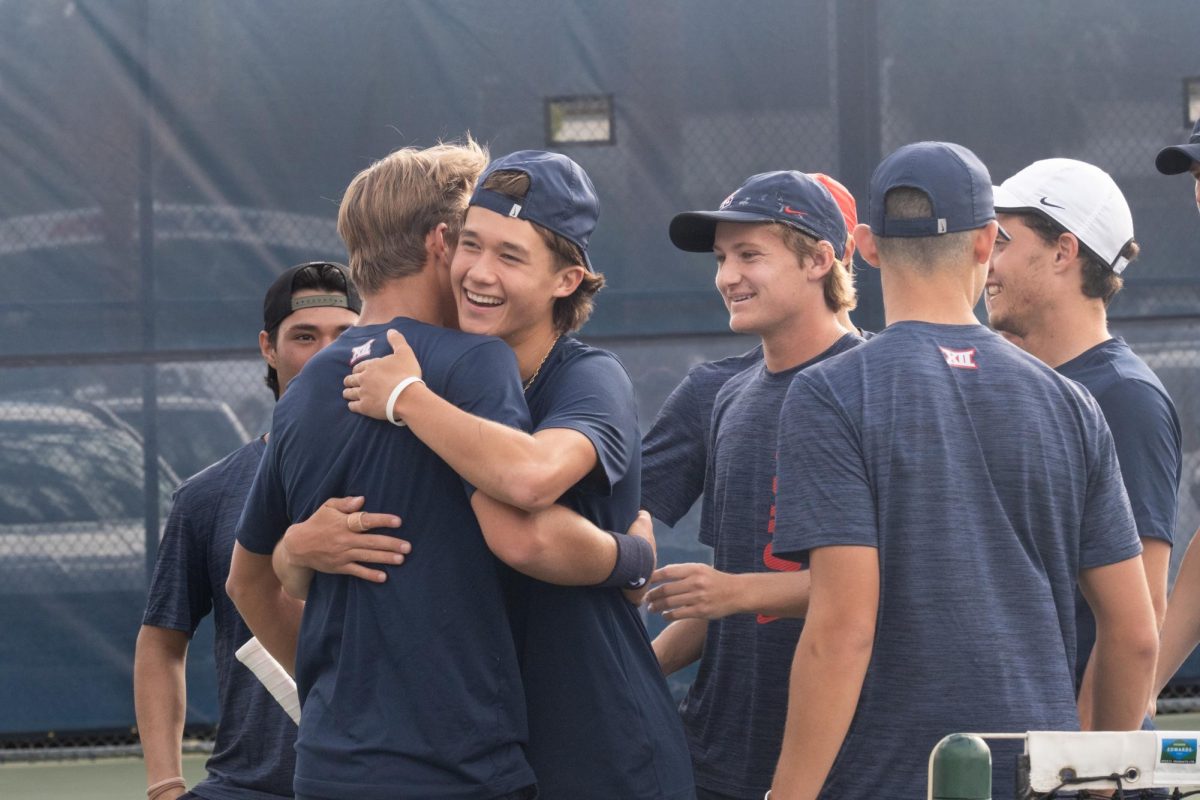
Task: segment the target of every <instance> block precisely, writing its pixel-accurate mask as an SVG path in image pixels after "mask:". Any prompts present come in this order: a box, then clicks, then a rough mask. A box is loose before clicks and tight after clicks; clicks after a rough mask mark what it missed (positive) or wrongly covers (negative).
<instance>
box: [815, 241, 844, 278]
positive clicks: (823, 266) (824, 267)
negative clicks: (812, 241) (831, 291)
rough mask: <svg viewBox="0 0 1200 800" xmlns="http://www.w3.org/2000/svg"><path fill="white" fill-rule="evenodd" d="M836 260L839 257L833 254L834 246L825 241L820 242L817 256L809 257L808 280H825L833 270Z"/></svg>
mask: <svg viewBox="0 0 1200 800" xmlns="http://www.w3.org/2000/svg"><path fill="white" fill-rule="evenodd" d="M836 259H837V256H835V255H834V254H833V245H831V244H829V242H825V241H821V242H818V243H817V253H816V255H813V256H809V257H808V261H809V264H808V279H809V280H811V281H823V280H825V276H826V275H828V274H829V270H831V269H833V262H834V261H835V260H836Z"/></svg>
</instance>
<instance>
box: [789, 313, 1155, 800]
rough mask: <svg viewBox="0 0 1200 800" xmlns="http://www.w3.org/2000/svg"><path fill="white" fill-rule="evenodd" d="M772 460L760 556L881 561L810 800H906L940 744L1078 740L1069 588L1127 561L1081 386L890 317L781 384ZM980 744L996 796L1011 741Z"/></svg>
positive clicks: (1124, 521)
mask: <svg viewBox="0 0 1200 800" xmlns="http://www.w3.org/2000/svg"><path fill="white" fill-rule="evenodd" d="M779 453H780V455H779V496H778V500H777V509H776V510H777V520H776V532H775V550H776V553H777V554H779V555H781V556H784V555H786V556H787V557H789V558H793V559H802V558H806V557H807V554H808V552H809V551H810V550H812V549H814V548H820V547H827V546H834V545H858V546H866V547H873V548H877V549H878V551H879V562H880V598H879V617H878V624H877V628H876V634H875V646H874V649H873V652H872V654H871V660H870V665H869V667H868V669H867V674H866V678H865V681H864V683H863V687H862V694H861V697H860V699H859V703H858V709H857V712H856V714H855V716H854V720H853V722H852V723H851V726H850V730H849V732H848V733H847V735H846V738H845V740H844V743H843V745H842V749H841V752H840V753H839V755H838V758H837V760H836V761H835V763H834V765H833V768H832V770H831V771H830V774H829V777H828V780H827V782H826V784H825V788H824V790H823V791H822V793H821V797H822V798H825V799H826V800H833V799H834V798H837V799H838V800H844V799H845V798H851V797H876V796H886V797H889V798H898V799H899V800H917V798H924V797H925V795H926V768H927V764H928V759H929V753H930V750H931V749H932V748H933V746H934V745H935V744H936V743H937V742H938V740H939V739H941V738H942V737H943V736H945V735H946V734H949V733H955V732H961V731H988V732H993V731H1001V732H1003V731H1013V732H1024V731H1028V730H1077V729H1078V727H1079V720H1078V715H1077V711H1076V707H1075V691H1074V667H1075V598H1074V594H1075V585H1076V577H1077V575H1078V573H1079V571H1080V570H1085V569H1089V568H1093V567H1099V566H1103V565H1107V564H1112V563H1116V562H1119V561H1123V560H1125V559H1128V558H1132V557H1134V556H1136V555H1137V554H1138V553H1139V552H1140V550H1141V543H1140V541H1139V540H1138V536H1137V528H1136V526H1135V525H1134V521H1133V515H1132V513H1131V512H1130V509H1129V501H1128V500H1127V499H1126V497H1125V490H1124V487H1123V486H1122V485H1121V474H1120V470H1119V467H1118V466H1117V455H1116V449H1115V448H1114V447H1113V441H1112V435H1111V434H1110V433H1109V431H1108V426H1107V425H1106V424H1105V422H1104V418H1103V416H1102V415H1101V413H1100V409H1099V407H1098V406H1097V405H1096V402H1095V400H1093V399H1092V398H1091V396H1090V395H1088V394H1087V392H1086V391H1084V390H1083V388H1082V387H1080V386H1079V385H1078V384H1076V383H1074V382H1072V381H1069V380H1066V379H1065V378H1063V377H1061V376H1060V375H1058V374H1057V373H1055V372H1054V371H1053V370H1051V369H1050V368H1049V367H1047V366H1045V365H1044V364H1042V363H1041V362H1039V361H1038V360H1037V359H1035V358H1033V357H1032V356H1030V355H1028V354H1026V353H1024V352H1022V351H1021V350H1019V349H1018V348H1016V347H1014V346H1013V345H1011V344H1009V343H1008V342H1006V341H1004V340H1003V339H1002V338H1001V337H999V336H998V335H996V334H995V333H992V332H991V331H989V330H987V329H985V328H983V327H982V326H979V325H934V324H929V323H923V322H899V323H895V324H893V325H891V326H890V327H888V328H887V329H886V330H885V331H883V332H882V333H880V334H878V335H876V336H875V337H874V338H873V339H872V340H871V341H869V342H867V343H866V344H864V345H862V346H860V347H857V348H854V349H852V350H850V351H849V352H846V353H843V354H842V355H840V356H837V357H835V358H831V359H829V360H828V361H825V362H823V363H821V364H818V365H817V366H815V367H813V368H811V369H808V370H805V371H804V372H801V373H800V374H799V375H797V376H796V378H795V380H794V381H793V383H792V387H791V389H790V390H789V391H788V396H787V399H786V400H785V401H784V406H783V409H782V411H781V413H780V423H779ZM800 701H801V702H803V698H800ZM992 749H993V765H994V773H993V790H992V791H993V794H994V796H995V797H1012V796H1013V757H1014V756H1015V754H1016V752H1017V749H1018V748H1016V747H1011V746H1005V745H1003V744H1001V743H995V744H993V747H992Z"/></svg>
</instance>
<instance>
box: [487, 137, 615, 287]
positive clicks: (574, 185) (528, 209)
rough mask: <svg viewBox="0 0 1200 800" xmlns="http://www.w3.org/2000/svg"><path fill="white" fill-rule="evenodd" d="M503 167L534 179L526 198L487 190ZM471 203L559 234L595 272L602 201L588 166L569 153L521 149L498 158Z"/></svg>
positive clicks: (530, 182) (585, 264)
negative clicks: (593, 248) (593, 253)
mask: <svg viewBox="0 0 1200 800" xmlns="http://www.w3.org/2000/svg"><path fill="white" fill-rule="evenodd" d="M501 171H511V172H521V173H524V174H525V175H527V176H528V177H529V191H528V193H526V195H525V197H523V198H521V199H519V200H518V199H515V198H512V197H509V196H508V195H505V194H501V193H500V192H495V191H492V190H491V189H485V188H483V186H484V184H485V183H487V180H488V178H489V177H491V176H492V175H493V174H494V173H496V172H501ZM469 205H472V206H480V207H481V208H486V209H488V210H489V211H494V212H496V213H497V214H502V215H503V216H506V217H513V218H515V219H523V220H526V221H527V222H532V223H535V224H537V225H540V226H542V227H543V228H546V229H547V230H549V231H553V232H554V233H557V234H558V235H559V236H562V237H563V238H565V239H567V240H569V241H570V242H572V243H574V244H575V245H577V246H578V247H579V249H580V250H581V251H582V252H583V260H584V266H586V267H587V268H588V269H589V270H592V262H591V259H590V258H589V257H588V239H590V238H591V235H592V231H594V230H595V229H596V221H597V220H598V219H599V218H600V200H599V198H598V197H596V187H595V186H593V185H592V179H591V178H589V177H588V174H587V173H586V172H584V171H583V167H581V166H579V165H578V164H576V163H575V162H574V161H572V160H571V159H569V158H567V157H566V156H564V155H562V154H560V153H549V152H546V151H544V150H518V151H517V152H515V153H510V154H508V155H506V156H503V157H501V158H497V159H496V160H495V161H493V162H492V163H491V164H489V165H488V167H487V169H486V170H484V172H483V175H481V176H480V177H479V182H478V183H476V184H475V192H474V193H473V194H472V195H471V201H470V203H469ZM592 271H593V272H594V271H595V270H592Z"/></svg>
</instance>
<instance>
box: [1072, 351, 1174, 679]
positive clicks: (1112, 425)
mask: <svg viewBox="0 0 1200 800" xmlns="http://www.w3.org/2000/svg"><path fill="white" fill-rule="evenodd" d="M1058 373H1059V374H1060V375H1065V376H1067V377H1068V378H1070V379H1071V380H1073V381H1078V382H1079V383H1082V384H1083V385H1084V387H1085V388H1087V390H1088V391H1089V392H1091V395H1092V397H1094V398H1096V402H1097V403H1099V404H1100V410H1101V411H1102V412H1104V417H1105V419H1106V420H1107V422H1108V427H1109V429H1111V430H1112V435H1113V441H1114V442H1115V443H1116V446H1117V461H1119V462H1120V464H1121V479H1122V482H1123V483H1124V484H1125V491H1126V493H1128V495H1129V505H1130V507H1131V508H1132V509H1133V518H1134V521H1135V522H1136V523H1137V529H1138V535H1139V536H1141V537H1142V538H1143V539H1147V538H1149V539H1161V540H1163V541H1164V542H1166V543H1167V544H1171V543H1172V542H1173V541H1174V539H1175V516H1176V513H1177V511H1178V508H1179V479H1180V476H1181V474H1182V471H1183V456H1182V449H1183V448H1182V434H1181V432H1180V427H1179V416H1178V415H1177V414H1176V413H1175V404H1174V403H1172V402H1171V397H1170V395H1168V394H1167V390H1166V389H1164V388H1163V385H1162V382H1161V381H1159V379H1158V376H1157V375H1155V374H1154V372H1153V371H1151V369H1150V367H1148V366H1146V362H1144V361H1142V360H1141V359H1140V358H1138V357H1137V356H1136V355H1135V354H1134V352H1133V350H1131V349H1129V345H1127V344H1125V341H1124V340H1123V339H1109V340H1108V341H1106V342H1102V343H1100V344H1098V345H1096V346H1095V347H1093V348H1091V349H1090V350H1087V351H1086V352H1084V353H1082V354H1080V355H1078V356H1076V357H1075V358H1073V359H1071V360H1070V361H1068V362H1067V363H1065V364H1061V365H1059V367H1058ZM1075 601H1076V602H1075V608H1076V617H1075V624H1076V632H1077V635H1078V650H1079V658H1078V661H1077V662H1076V665H1075V667H1076V679H1077V681H1081V680H1083V670H1084V667H1085V666H1087V659H1088V656H1090V655H1091V652H1092V647H1094V646H1095V644H1096V618H1095V617H1094V616H1092V610H1091V609H1090V608H1088V605H1087V602H1086V601H1084V599H1083V595H1082V594H1079V593H1076V596H1075Z"/></svg>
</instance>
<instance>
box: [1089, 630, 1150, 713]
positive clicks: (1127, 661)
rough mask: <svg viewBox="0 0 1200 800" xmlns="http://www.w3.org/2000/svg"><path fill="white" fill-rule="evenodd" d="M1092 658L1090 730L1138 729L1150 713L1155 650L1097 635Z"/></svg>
mask: <svg viewBox="0 0 1200 800" xmlns="http://www.w3.org/2000/svg"><path fill="white" fill-rule="evenodd" d="M1092 659H1093V661H1095V666H1096V673H1095V676H1094V686H1093V689H1092V694H1093V697H1094V701H1093V708H1092V712H1091V717H1092V719H1091V728H1090V730H1094V731H1132V730H1137V729H1138V728H1140V727H1141V726H1142V720H1143V719H1144V718H1145V716H1146V707H1147V704H1148V701H1149V698H1150V691H1151V687H1152V684H1153V682H1154V653H1153V652H1152V651H1151V652H1147V651H1146V650H1145V649H1142V650H1137V649H1133V648H1130V647H1128V646H1126V645H1125V644H1123V643H1121V642H1119V641H1117V642H1112V643H1111V644H1110V643H1108V642H1104V641H1102V640H1101V639H1100V638H1097V640H1096V647H1095V649H1094V650H1093V651H1092Z"/></svg>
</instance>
